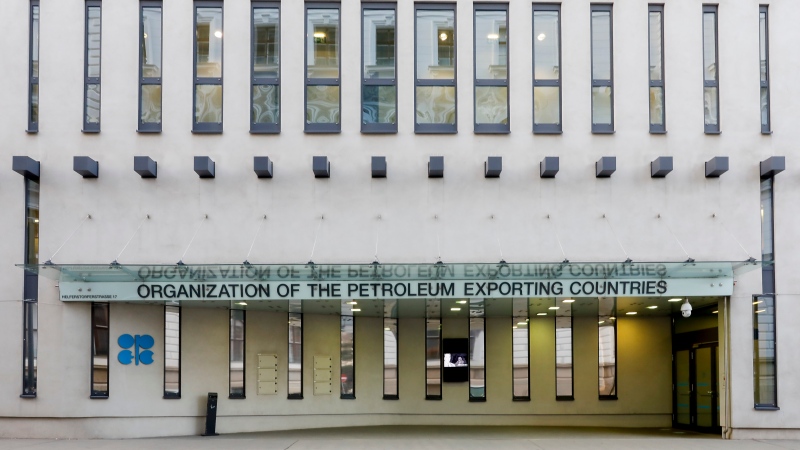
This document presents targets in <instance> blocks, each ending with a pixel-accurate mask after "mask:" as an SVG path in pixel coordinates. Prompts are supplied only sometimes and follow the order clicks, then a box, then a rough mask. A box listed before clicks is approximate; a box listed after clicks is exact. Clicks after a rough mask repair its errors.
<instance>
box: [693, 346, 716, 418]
mask: <svg viewBox="0 0 800 450" xmlns="http://www.w3.org/2000/svg"><path fill="white" fill-rule="evenodd" d="M711 356H712V355H711V347H702V348H698V349H697V350H695V358H694V361H695V373H696V374H697V426H699V427H710V426H712V425H713V416H712V413H713V410H712V407H713V406H714V397H713V393H714V391H713V389H714V386H713V385H712V384H711V383H712V381H713V376H714V375H713V367H712V366H711Z"/></svg>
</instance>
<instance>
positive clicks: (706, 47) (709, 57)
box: [703, 13, 717, 81]
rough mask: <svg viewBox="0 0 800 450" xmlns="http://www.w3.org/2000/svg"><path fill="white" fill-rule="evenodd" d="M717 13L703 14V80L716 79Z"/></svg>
mask: <svg viewBox="0 0 800 450" xmlns="http://www.w3.org/2000/svg"><path fill="white" fill-rule="evenodd" d="M716 24H717V15H716V14H715V13H704V14H703V80H705V81H716V79H717V27H716Z"/></svg>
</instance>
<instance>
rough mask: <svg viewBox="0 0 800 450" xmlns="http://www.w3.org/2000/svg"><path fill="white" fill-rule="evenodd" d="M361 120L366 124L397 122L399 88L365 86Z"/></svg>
mask: <svg viewBox="0 0 800 450" xmlns="http://www.w3.org/2000/svg"><path fill="white" fill-rule="evenodd" d="M363 93H364V99H363V105H362V108H363V109H362V110H361V119H362V120H363V122H364V123H396V122H397V87H395V86H364V87H363Z"/></svg>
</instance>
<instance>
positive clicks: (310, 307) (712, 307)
mask: <svg viewBox="0 0 800 450" xmlns="http://www.w3.org/2000/svg"><path fill="white" fill-rule="evenodd" d="M515 300H517V304H519V301H520V300H521V301H522V302H524V299H511V298H490V299H482V298H479V299H475V298H473V299H442V300H439V299H427V300H426V299H421V298H420V299H418V298H412V299H401V300H391V301H387V302H386V304H384V300H358V299H356V300H350V301H348V303H350V304H344V303H343V302H342V301H340V300H302V301H299V302H298V301H294V304H297V303H300V304H301V305H302V312H303V313H308V314H331V315H339V314H341V313H342V311H343V308H344V310H345V311H348V310H349V309H353V311H352V315H353V316H356V317H358V316H365V317H381V316H384V311H385V310H386V311H388V314H387V316H391V317H399V318H406V317H431V318H438V317H465V318H466V317H512V316H517V315H519V313H514V312H513V311H514V310H513V307H512V306H513V305H514V301H515ZM565 300H574V302H569V301H565ZM669 300H670V299H669V298H666V297H619V298H617V299H616V307H617V308H616V315H618V316H622V315H633V314H629V313H636V314H635V315H636V316H669V315H672V314H679V313H680V307H681V304H682V303H683V301H684V298H681V301H672V302H670V301H669ZM719 300H721V297H689V303H690V304H691V305H692V308H693V314H695V315H696V314H712V313H713V312H714V311H716V309H717V303H718V302H719ZM394 302H396V305H397V307H396V308H394V307H392V306H393V304H394ZM426 302H427V304H426ZM126 303H131V304H139V305H141V304H151V305H168V306H186V307H199V308H220V309H244V310H251V311H271V312H289V301H288V300H250V301H247V302H242V301H226V300H193V301H179V302H172V303H169V302H163V301H148V302H142V301H136V302H126ZM523 305H524V303H523ZM653 307H655V308H653ZM293 310H294V309H293ZM528 310H529V316H530V317H534V316H576V317H592V316H594V317H596V316H597V315H598V299H597V298H596V297H588V298H587V297H575V298H567V297H558V298H530V299H528ZM522 314H523V315H524V313H522ZM348 315H349V314H348Z"/></svg>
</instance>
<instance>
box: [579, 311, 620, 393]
mask: <svg viewBox="0 0 800 450" xmlns="http://www.w3.org/2000/svg"><path fill="white" fill-rule="evenodd" d="M613 302H614V309H613V310H612V311H611V313H610V314H609V315H608V318H609V319H608V320H609V323H611V324H612V326H613V328H614V393H613V394H609V395H602V394H600V393H599V386H598V394H597V398H598V400H619V397H617V395H618V389H619V363H618V361H617V356H618V354H619V352H618V351H619V347H618V345H619V333H618V328H617V319H616V317H617V300H616V298H614V299H613ZM598 305H599V304H598ZM597 317H604V316H601V315H600V311H599V310H598V312H597ZM611 317H614V319H611ZM600 328H601V327H600V324H598V325H597V355H598V360H597V366H598V368H599V367H600ZM573 388H574V386H573Z"/></svg>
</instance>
